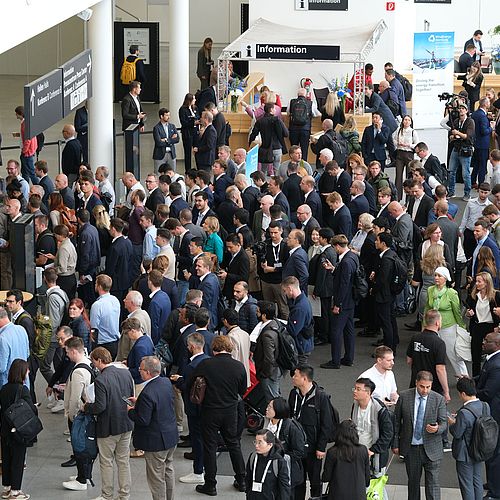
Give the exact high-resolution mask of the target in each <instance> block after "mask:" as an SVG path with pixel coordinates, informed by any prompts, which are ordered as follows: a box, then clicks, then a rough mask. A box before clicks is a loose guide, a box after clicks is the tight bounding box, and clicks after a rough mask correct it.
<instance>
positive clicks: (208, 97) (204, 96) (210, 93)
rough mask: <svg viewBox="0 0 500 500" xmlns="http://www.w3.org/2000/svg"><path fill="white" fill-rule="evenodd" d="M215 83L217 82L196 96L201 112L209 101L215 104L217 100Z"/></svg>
mask: <svg viewBox="0 0 500 500" xmlns="http://www.w3.org/2000/svg"><path fill="white" fill-rule="evenodd" d="M215 85H216V83H214V84H213V85H210V87H206V88H204V89H203V90H202V91H201V92H200V94H199V95H198V97H197V98H196V106H197V108H198V109H199V110H200V112H203V110H204V109H205V107H206V106H207V104H208V103H210V102H212V103H214V104H215V103H216V102H217V96H216V92H215Z"/></svg>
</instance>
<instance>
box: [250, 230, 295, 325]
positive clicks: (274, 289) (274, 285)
mask: <svg viewBox="0 0 500 500" xmlns="http://www.w3.org/2000/svg"><path fill="white" fill-rule="evenodd" d="M268 230H269V236H270V238H271V239H270V240H266V242H265V252H264V251H262V252H259V253H258V254H257V269H258V272H259V277H260V280H261V284H262V296H263V297H264V300H268V301H270V302H276V303H277V304H278V311H279V317H280V318H282V319H287V318H288V305H287V302H286V299H285V296H284V295H283V293H282V291H281V281H282V275H283V266H284V264H285V262H286V260H287V259H288V247H287V245H286V242H285V240H284V239H283V228H282V226H281V224H280V223H279V222H278V221H272V222H271V223H270V224H269V229H268ZM256 250H257V249H256Z"/></svg>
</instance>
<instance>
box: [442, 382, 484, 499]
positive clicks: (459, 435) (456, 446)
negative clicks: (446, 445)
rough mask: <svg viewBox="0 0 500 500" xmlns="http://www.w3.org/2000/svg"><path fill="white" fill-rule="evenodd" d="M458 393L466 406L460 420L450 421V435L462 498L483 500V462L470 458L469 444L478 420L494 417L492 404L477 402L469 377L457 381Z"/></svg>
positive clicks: (459, 417)
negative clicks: (490, 415)
mask: <svg viewBox="0 0 500 500" xmlns="http://www.w3.org/2000/svg"><path fill="white" fill-rule="evenodd" d="M457 391H458V395H459V396H460V399H461V400H462V402H463V406H462V407H461V408H460V409H459V410H458V411H457V414H456V417H455V418H453V417H451V416H450V417H448V423H449V424H450V433H451V435H452V436H453V444H452V452H453V458H454V459H455V460H456V468H457V476H458V484H459V486H460V491H461V493H462V498H482V497H483V478H482V469H483V463H482V462H475V461H474V460H472V458H471V457H470V455H469V449H468V443H470V442H471V440H472V432H473V429H474V424H475V422H476V418H477V417H478V416H480V415H482V414H483V409H484V410H485V411H484V413H486V414H487V415H489V414H490V407H489V405H488V403H485V402H483V401H480V400H479V399H478V398H477V391H476V384H475V383H474V380H473V379H471V378H469V377H462V378H459V379H458V380H457Z"/></svg>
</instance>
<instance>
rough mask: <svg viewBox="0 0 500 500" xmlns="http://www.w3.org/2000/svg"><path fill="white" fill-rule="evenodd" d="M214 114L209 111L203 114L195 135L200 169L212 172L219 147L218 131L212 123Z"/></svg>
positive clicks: (195, 148) (196, 153)
mask: <svg viewBox="0 0 500 500" xmlns="http://www.w3.org/2000/svg"><path fill="white" fill-rule="evenodd" d="M213 119H214V117H213V115H212V113H210V112H209V111H203V113H202V114H201V119H200V121H201V125H202V126H201V128H200V131H199V132H198V135H195V136H194V148H193V152H194V159H195V160H196V166H197V167H198V170H206V171H207V172H210V169H211V168H212V164H213V162H214V160H215V156H216V155H215V153H216V149H217V131H216V130H215V127H214V126H213V125H212V122H213Z"/></svg>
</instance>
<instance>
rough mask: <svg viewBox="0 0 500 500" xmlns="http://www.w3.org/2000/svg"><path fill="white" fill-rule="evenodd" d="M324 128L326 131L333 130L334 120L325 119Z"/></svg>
mask: <svg viewBox="0 0 500 500" xmlns="http://www.w3.org/2000/svg"><path fill="white" fill-rule="evenodd" d="M322 127H323V130H324V131H325V132H326V131H327V130H333V121H332V120H330V118H327V119H326V120H323V123H322Z"/></svg>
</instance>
